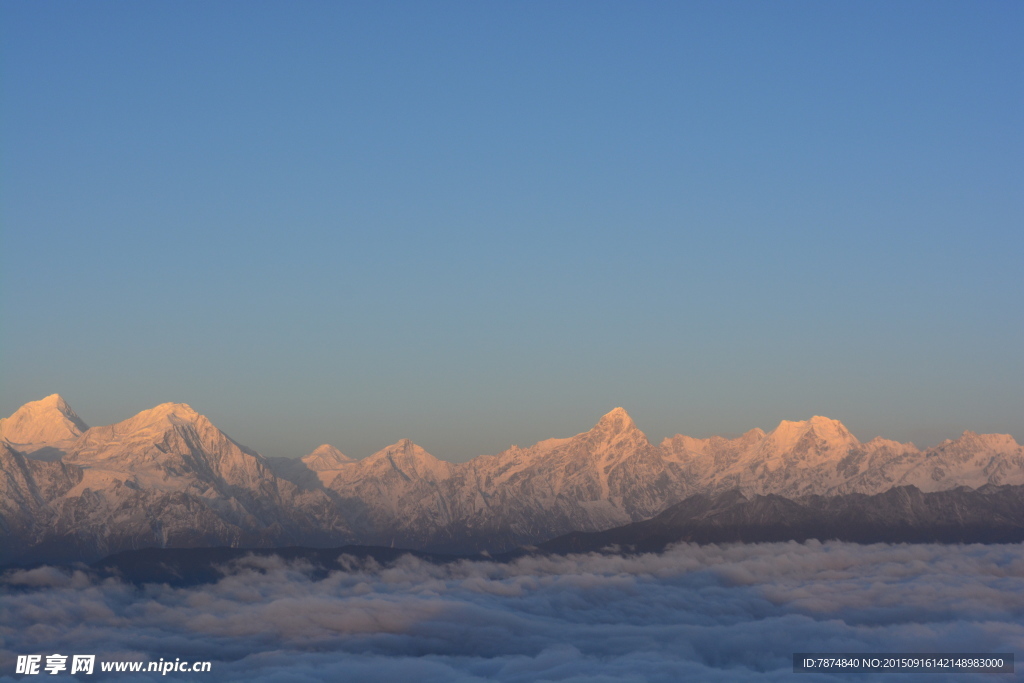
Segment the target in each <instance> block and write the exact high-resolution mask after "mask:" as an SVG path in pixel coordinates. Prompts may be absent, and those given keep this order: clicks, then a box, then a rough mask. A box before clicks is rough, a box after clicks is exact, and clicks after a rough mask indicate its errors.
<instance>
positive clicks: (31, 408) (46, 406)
mask: <svg viewBox="0 0 1024 683" xmlns="http://www.w3.org/2000/svg"><path fill="white" fill-rule="evenodd" d="M88 428H89V426H88V425H86V424H85V422H83V421H82V418H80V417H78V415H77V414H76V413H75V411H73V410H72V409H71V406H69V405H68V404H67V401H65V400H64V399H63V398H62V397H61V396H60V394H50V395H49V396H47V397H46V398H43V399H40V400H38V401H30V402H29V403H26V404H25V405H23V406H22V407H20V408H18V409H17V410H16V411H14V413H13V414H12V415H11V416H10V417H6V418H3V419H0V439H6V440H8V441H10V442H11V443H16V444H43V443H57V442H61V441H67V440H69V439H74V438H77V437H78V436H80V435H81V434H82V432H84V431H85V430H87V429H88Z"/></svg>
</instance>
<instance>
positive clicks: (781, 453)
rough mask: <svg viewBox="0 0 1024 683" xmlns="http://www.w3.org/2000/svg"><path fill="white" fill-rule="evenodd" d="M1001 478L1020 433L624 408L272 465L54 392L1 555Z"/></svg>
mask: <svg viewBox="0 0 1024 683" xmlns="http://www.w3.org/2000/svg"><path fill="white" fill-rule="evenodd" d="M54 454H57V455H58V457H57V458H56V459H53V456H54ZM30 456H32V457H30ZM45 460H52V461H51V462H45ZM990 484H991V485H1021V484H1024V449H1022V448H1021V447H1020V446H1019V445H1017V443H1016V442H1015V441H1014V440H1013V439H1012V438H1011V437H1009V436H1006V435H995V434H988V435H979V434H974V433H972V432H965V433H964V435H963V436H962V437H960V438H959V439H957V440H955V441H947V442H945V443H943V444H940V445H939V446H937V447H935V448H931V449H928V450H927V451H923V452H922V451H919V450H918V449H917V448H916V447H914V446H913V445H912V444H900V443H897V442H894V441H887V440H885V439H881V438H876V439H873V440H872V441H869V442H867V443H861V442H860V441H858V440H857V439H856V438H855V437H854V436H853V435H852V434H851V433H850V432H849V431H848V430H847V429H846V428H845V427H844V426H843V425H842V424H841V423H839V422H838V421H836V420H830V419H828V418H824V417H814V418H811V419H810V420H806V421H802V422H788V421H784V422H782V423H781V424H780V425H779V426H778V427H777V428H776V429H775V430H773V431H771V432H769V433H765V432H762V431H761V430H756V429H755V430H752V431H750V432H747V433H746V434H744V435H743V436H741V437H739V438H736V439H723V438H721V437H712V438H710V439H693V438H691V437H687V436H683V435H677V436H675V437H672V438H671V439H666V440H665V441H664V442H663V443H662V444H661V445H658V446H656V445H653V444H651V443H650V442H649V441H648V439H647V437H646V436H645V435H644V433H643V432H642V431H640V430H639V429H638V428H637V426H636V425H635V424H634V422H633V420H632V419H631V418H630V416H629V415H628V414H627V413H626V411H625V410H623V409H622V408H616V409H614V410H612V411H611V412H610V413H608V414H607V415H605V416H604V417H602V418H601V419H600V420H599V421H598V422H597V424H596V425H594V427H593V428H592V429H590V430H588V431H586V432H583V433H581V434H577V435H576V436H573V437H569V438H561V439H548V440H546V441H541V442H540V443H537V444H535V445H533V446H530V447H529V448H519V447H517V446H513V447H512V448H510V449H509V450H507V451H504V452H503V453H499V454H498V455H485V456H479V457H477V458H474V459H473V460H470V461H469V462H465V463H459V464H453V463H450V462H447V461H444V460H439V459H438V458H435V457H434V456H433V455H431V454H430V453H427V452H426V451H425V450H423V449H422V448H420V447H419V446H417V445H416V444H414V443H412V442H411V441H409V440H408V439H403V440H401V441H399V442H397V443H395V444H393V445H391V446H388V447H386V448H384V449H382V450H380V451H378V452H377V453H375V454H373V455H371V456H370V457H368V458H365V459H362V460H358V461H355V460H352V459H350V458H348V457H346V456H345V455H344V454H342V453H341V452H340V451H338V450H337V449H335V448H333V447H332V446H330V445H328V444H324V445H323V446H320V447H319V448H317V449H316V450H315V451H314V452H313V453H310V454H309V455H307V456H305V457H304V458H301V459H285V458H271V459H268V458H264V457H263V456H261V455H259V454H258V453H255V452H254V451H252V450H250V449H247V448H245V447H244V446H241V445H239V444H238V443H236V442H235V441H233V440H232V439H231V438H229V437H228V436H227V435H225V434H224V433H223V432H221V431H220V430H219V429H217V428H216V427H215V426H214V425H213V424H212V423H211V422H210V420H208V419H207V418H206V417H205V416H203V415H200V414H199V413H197V412H196V411H194V410H193V409H192V408H191V407H189V406H187V405H185V404H174V403H167V404H163V405H160V406H157V407H155V408H152V409H150V410H146V411H143V412H142V413H139V414H138V415H136V416H134V417H132V418H130V419H128V420H125V421H123V422H120V423H117V424H115V425H109V426H103V427H92V428H87V427H86V426H85V423H84V422H82V421H81V419H80V418H78V416H77V415H76V414H75V413H74V411H72V410H71V408H70V406H68V405H67V403H66V402H64V400H63V399H61V398H60V397H59V396H51V397H48V398H46V399H43V400H42V401H36V402H34V403H30V404H27V405H26V406H24V407H23V408H21V409H19V410H18V411H17V412H16V413H15V414H14V415H12V416H11V417H10V418H6V419H4V420H0V487H2V490H0V493H2V494H3V499H2V502H0V515H2V517H0V561H5V562H9V561H12V560H15V559H24V560H32V559H57V560H68V559H84V560H90V559H95V558H98V557H102V556H104V555H107V554H110V553H113V552H117V551H120V550H125V549H130V548H143V547H154V546H155V547H205V546H234V547H238V546H254V547H274V546H282V545H293V544H306V545H319V546H339V545H344V544H350V543H361V544H370V545H378V546H387V547H406V548H417V549H421V550H430V551H434V552H450V553H475V552H479V551H481V550H488V551H491V552H501V551H506V550H509V549H512V548H515V547H518V546H520V545H528V544H535V543H538V542H540V541H544V540H545V539H549V538H553V537H556V536H559V535H562V534H565V533H568V532H572V531H584V532H589V531H600V530H603V529H610V528H614V527H618V526H622V525H626V524H629V523H631V522H637V521H640V520H645V519H650V518H652V517H654V516H655V515H658V514H659V513H661V512H662V511H664V510H666V509H667V508H669V507H670V506H672V505H674V504H676V503H679V502H680V501H684V500H687V499H690V500H701V499H700V498H693V496H701V495H704V496H708V497H709V498H708V500H712V499H714V496H715V495H716V494H719V493H722V492H724V491H730V490H733V489H735V490H737V491H739V492H740V493H741V494H742V495H744V496H746V497H748V498H749V497H750V496H756V495H775V496H782V497H783V498H788V499H800V500H804V499H805V498H806V497H807V496H823V497H825V498H831V497H835V496H839V495H843V494H849V493H862V494H877V493H880V492H884V491H887V490H889V489H892V488H893V487H897V486H907V485H913V486H916V487H917V489H920V490H921V491H925V492H936V491H943V490H948V489H952V488H955V487H958V486H970V487H974V488H978V487H983V486H985V485H990ZM772 500H774V499H772ZM801 504H802V503H801ZM779 505H783V504H782V503H779ZM784 511H785V508H784V506H783V507H782V508H780V509H779V510H778V512H780V513H781V512H784Z"/></svg>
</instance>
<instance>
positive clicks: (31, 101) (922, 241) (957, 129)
mask: <svg viewBox="0 0 1024 683" xmlns="http://www.w3.org/2000/svg"><path fill="white" fill-rule="evenodd" d="M0 26H2V28H0V31H2V33H0V37H2V86H0V87H2V103H0V117H2V118H0V144H2V147H0V164H2V170H0V172H2V175H0V181H2V185H0V193H2V194H0V200H2V201H0V220H2V232H0V269H2V270H0V326H2V327H0V335H2V337H0V338H2V348H0V352H2V356H0V414H2V415H8V414H10V413H11V412H13V411H14V410H15V409H16V408H17V407H18V406H19V405H21V404H22V403H25V402H26V401H30V400H34V399H38V398H41V397H43V396H45V395H47V394H50V393H54V392H58V393H61V394H62V395H64V397H65V398H66V399H67V400H68V401H69V402H70V403H71V405H72V406H73V407H74V408H75V409H76V410H77V411H78V412H79V413H80V414H81V416H82V417H83V419H85V420H86V422H88V423H90V424H107V423H111V422H114V421H118V420H121V419H124V418H127V417H129V416H130V415H132V414H134V413H135V412H138V411H139V410H143V409H145V408H148V407H151V406H153V405H156V404H157V403H161V402H165V401H181V402H187V403H190V404H191V405H192V406H193V407H195V408H196V409H197V410H199V411H200V412H202V413H204V414H206V415H208V416H209V417H210V418H211V419H212V420H213V421H214V423H216V424H217V425H218V426H220V427H221V428H222V429H224V430H225V431H226V432H228V434H230V435H231V436H232V437H234V438H235V439H237V440H239V441H241V442H242V443H244V444H246V445H248V446H251V447H253V448H255V449H257V450H259V451H260V452H262V453H264V454H266V455H301V454H303V453H306V452H308V451H310V450H311V449H312V448H313V447H315V446H316V445H318V444H320V443H322V442H329V443H332V444H334V445H336V446H338V447H339V448H341V449H342V450H343V451H344V452H346V453H347V454H349V455H351V456H354V457H362V456H365V455H368V454H369V453H371V452H373V451H375V450H377V449H379V448H381V447H383V446H385V445H387V444H389V443H392V442H394V441H396V440H398V439H399V438H401V437H409V438H412V439H413V440H414V441H416V442H417V443H420V444H421V445H422V446H424V447H425V448H426V449H427V450H429V451H431V452H432V453H434V454H435V455H437V456H438V457H443V458H447V459H451V460H464V459H466V458H468V457H470V456H473V455H476V454H479V453H495V452H498V451H501V450H503V449H504V448H506V447H507V446H508V445H509V444H512V443H518V444H520V445H524V446H525V445H528V444H530V443H533V442H535V441H537V440H539V439H543V438H547V437H552V436H567V435H571V434H574V433H576V432H579V431H583V430H585V429H587V428H589V427H590V426H591V425H592V424H593V423H594V422H595V421H596V420H597V419H598V418H599V417H600V415H601V414H603V413H604V412H607V411H608V410H610V409H611V408H613V407H615V406H619V405H621V406H624V407H625V408H626V409H627V410H629V411H630V413H631V414H632V415H633V417H634V419H635V420H636V422H637V424H638V425H639V426H640V428H641V429H644V430H645V431H646V432H647V434H648V436H649V437H651V438H652V440H655V441H658V440H660V439H661V438H663V437H665V436H668V435H671V434H675V433H677V432H682V433H686V434H690V435H692V436H710V435H712V434H726V435H734V434H738V433H740V432H743V431H745V430H747V429H750V428H752V427H762V428H765V429H770V428H772V427H773V426H774V425H775V424H777V423H778V421H779V420H781V419H806V418H808V417H810V416H811V415H815V414H821V415H827V416H830V417H834V418H837V419H840V420H842V421H843V422H844V423H846V425H847V426H848V427H850V428H851V430H853V432H854V433H855V434H856V435H857V436H859V437H860V438H861V439H862V440H867V439H869V438H871V437H873V436H875V435H877V434H882V435H884V436H888V437H890V438H898V439H901V440H913V441H914V442H915V443H917V444H918V445H919V446H928V445H933V444H935V443H937V442H939V441H941V440H942V439H944V438H949V437H954V436H956V435H957V434H959V433H960V432H961V431H963V430H964V429H971V430H974V431H980V432H1008V433H1011V434H1014V435H1015V437H1016V438H1017V439H1018V441H1024V284H1022V283H1024V267H1022V264H1024V42H1022V41H1021V36H1022V35H1024V4H1021V3H1019V2H984V3H977V2H959V3H946V2H935V1H931V0H929V1H928V2H859V1H858V2H828V3H824V2H771V3H761V2H735V3H731V2H705V3H697V2H688V3H681V2H664V3H650V2H648V3H642V2H628V3H626V2H585V3H584V2H578V3H573V2H558V3H546V2H504V3H475V2H432V3H412V2H410V3H369V2H367V3H359V4H356V3H348V4H342V3H327V2H296V3H293V2H219V3H206V2H174V3H136V2H90V3H80V2H45V3H35V2H12V1H10V0H3V1H2V2H0Z"/></svg>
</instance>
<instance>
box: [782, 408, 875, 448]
mask: <svg viewBox="0 0 1024 683" xmlns="http://www.w3.org/2000/svg"><path fill="white" fill-rule="evenodd" d="M810 433H813V434H814V435H815V436H817V437H818V438H819V439H821V440H823V441H825V442H826V443H827V444H829V445H832V446H839V445H844V444H851V445H852V444H857V443H859V442H858V441H857V439H856V438H855V437H854V436H853V434H851V433H850V430H848V429H847V428H846V427H845V426H844V425H843V423H842V422H840V421H839V420H833V419H831V418H828V417H822V416H821V415H815V416H814V417H812V418H811V419H810V420H800V421H797V422H793V421H790V420H782V421H781V422H780V423H779V426H778V427H776V428H775V429H773V430H772V431H771V432H770V433H769V434H768V437H767V438H768V439H769V440H770V441H771V442H772V443H773V444H774V445H775V448H776V449H777V450H778V451H780V452H785V451H789V450H792V449H793V448H794V447H795V446H796V445H797V443H798V442H799V441H800V440H801V439H803V438H804V437H805V436H807V435H808V434H810Z"/></svg>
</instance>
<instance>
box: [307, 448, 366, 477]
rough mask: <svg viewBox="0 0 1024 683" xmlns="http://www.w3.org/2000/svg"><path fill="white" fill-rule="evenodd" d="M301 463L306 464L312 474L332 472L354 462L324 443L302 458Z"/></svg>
mask: <svg viewBox="0 0 1024 683" xmlns="http://www.w3.org/2000/svg"><path fill="white" fill-rule="evenodd" d="M302 462H304V463H306V466H307V467H308V468H309V469H311V470H313V471H314V472H321V471H324V470H334V469H337V468H339V467H341V466H342V465H347V464H349V463H351V462H355V461H354V460H352V458H350V457H348V456H347V455H345V454H344V453H342V452H341V451H339V450H338V449H337V448H335V447H334V446H332V445H331V444H329V443H325V444H322V445H320V446H317V447H316V449H314V450H313V452H312V453H310V454H309V455H307V456H304V457H303V458H302Z"/></svg>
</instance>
